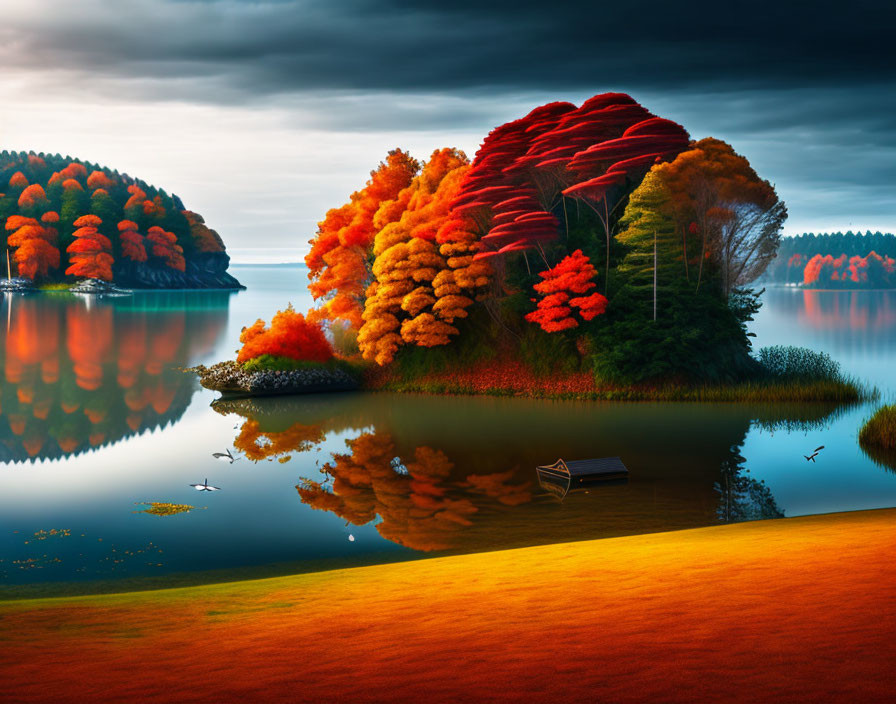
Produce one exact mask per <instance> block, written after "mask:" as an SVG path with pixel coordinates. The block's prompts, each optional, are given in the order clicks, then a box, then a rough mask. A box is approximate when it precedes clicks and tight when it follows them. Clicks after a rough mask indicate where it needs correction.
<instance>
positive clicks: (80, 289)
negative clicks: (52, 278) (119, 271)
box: [69, 279, 130, 295]
mask: <svg viewBox="0 0 896 704" xmlns="http://www.w3.org/2000/svg"><path fill="white" fill-rule="evenodd" d="M69 291H71V292H72V293H93V294H102V293H115V294H119V295H121V294H128V293H130V291H127V290H125V289H122V288H119V287H118V286H116V285H115V284H113V283H111V282H109V281H103V280H102V279H84V280H83V281H79V282H78V283H76V284H75V285H74V286H71V287H70V288H69Z"/></svg>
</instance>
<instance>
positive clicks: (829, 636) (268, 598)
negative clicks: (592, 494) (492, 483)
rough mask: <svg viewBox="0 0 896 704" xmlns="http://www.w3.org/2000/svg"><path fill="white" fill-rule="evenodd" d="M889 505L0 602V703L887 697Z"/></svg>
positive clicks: (895, 654)
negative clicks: (288, 573)
mask: <svg viewBox="0 0 896 704" xmlns="http://www.w3.org/2000/svg"><path fill="white" fill-rule="evenodd" d="M894 557H896V510H880V511H866V512H856V513H843V514H833V515H827V516H814V517H807V518H792V519H785V520H777V521H763V522H757V523H743V524H737V525H728V526H719V527H712V528H700V529H695V530H685V531H677V532H673V533H661V534H652V535H643V536H633V537H624V538H612V539H606V540H596V541H588V542H578V543H566V544H561V545H551V546H543V547H534V548H525V549H519V550H508V551H504V552H494V553H480V554H475V555H465V556H460V557H447V558H439V559H430V560H421V561H416V562H405V563H399V564H390V565H380V566H375V567H363V568H357V569H347V570H338V571H332V572H320V573H315V574H304V575H298V576H293V577H284V578H277V579H267V580H258V581H249V582H238V583H226V584H216V585H211V586H205V587H193V588H187V589H175V590H164V591H156V592H139V593H131V594H116V595H107V596H91V597H78V598H64V599H47V600H35V601H11V602H9V601H8V602H0V700H2V701H3V702H34V701H52V702H69V701H70V702H86V701H91V702H92V701H127V702H164V701H184V702H249V701H276V702H305V701H307V702H325V701H337V702H379V701H409V702H422V703H423V704H433V703H434V702H471V701H513V702H531V701H543V702H573V701H575V702H722V701H724V702H861V703H866V702H879V701H893V700H894V699H893V698H894V695H896V559H894Z"/></svg>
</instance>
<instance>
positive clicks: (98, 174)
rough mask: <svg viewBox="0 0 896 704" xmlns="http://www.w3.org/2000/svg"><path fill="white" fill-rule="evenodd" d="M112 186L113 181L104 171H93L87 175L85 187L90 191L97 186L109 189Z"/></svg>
mask: <svg viewBox="0 0 896 704" xmlns="http://www.w3.org/2000/svg"><path fill="white" fill-rule="evenodd" d="M114 187H115V181H113V180H112V179H111V178H109V176H108V175H107V174H106V172H105V171H93V172H92V173H91V174H90V176H88V177H87V188H89V189H90V190H91V191H95V190H96V189H98V188H102V189H104V190H106V191H109V190H111V189H112V188H114Z"/></svg>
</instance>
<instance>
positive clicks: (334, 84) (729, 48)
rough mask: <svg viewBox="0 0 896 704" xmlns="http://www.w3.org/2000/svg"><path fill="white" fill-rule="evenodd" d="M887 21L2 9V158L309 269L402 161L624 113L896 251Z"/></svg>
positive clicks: (617, 8)
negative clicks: (324, 227)
mask: <svg viewBox="0 0 896 704" xmlns="http://www.w3.org/2000/svg"><path fill="white" fill-rule="evenodd" d="M482 5H487V9H486V8H483V7H482ZM888 6H890V3H885V2H863V1H862V0H858V1H856V0H853V1H852V2H850V3H848V4H847V5H841V6H840V7H839V9H838V10H837V11H836V12H832V11H830V10H827V9H825V8H824V4H821V3H815V2H786V1H785V0H777V1H774V2H769V1H766V0H753V1H750V2H742V1H739V0H716V1H715V2H702V1H700V2H690V3H688V2H683V3H682V2H679V3H671V2H668V0H662V1H661V0H629V1H628V2H624V3H623V2H618V1H614V2H611V3H605V2H603V1H602V0H592V1H591V2H583V3H571V2H565V1H564V0H550V1H547V0H542V2H538V3H534V2H528V1H527V0H506V1H505V0H499V1H498V2H490V3H487V2H485V0H482V1H476V0H468V1H465V2H451V1H450V0H441V1H431V2H426V1H414V0H406V1H402V0H387V1H378V0H329V1H325V0H321V1H318V0H269V1H267V2H249V1H247V0H116V1H115V2H112V1H107V0H77V2H75V1H73V0H4V1H3V7H2V10H0V96H2V97H0V145H2V148H7V149H16V150H20V149H23V150H28V149H34V150H35V151H46V152H53V153H55V152H60V153H62V154H70V155H72V156H77V157H80V158H83V159H89V160H91V161H95V162H99V163H102V164H105V165H107V166H109V167H112V168H117V169H118V170H119V171H126V172H127V173H129V174H131V175H135V176H139V177H141V178H143V179H145V180H146V181H148V182H150V183H153V184H155V185H157V186H160V187H162V188H165V189H166V190H167V191H169V192H173V193H177V194H178V195H179V196H181V198H183V200H184V202H185V204H186V205H187V207H189V208H191V209H193V210H196V211H198V212H200V213H202V214H203V215H204V216H205V218H206V220H207V222H208V223H209V224H210V225H211V226H212V227H214V228H216V229H217V230H218V231H219V232H220V233H221V235H222V236H223V237H224V239H225V242H226V243H227V245H228V248H229V249H231V251H232V253H233V254H234V255H235V258H237V259H247V258H249V257H252V256H256V255H257V252H253V251H251V250H252V248H254V249H256V250H258V249H260V248H264V249H268V250H272V251H274V252H275V254H274V258H284V257H285V258H290V259H295V258H297V257H299V256H301V255H302V254H303V253H304V251H305V250H306V247H307V241H308V239H309V238H310V237H311V236H312V235H313V233H314V230H315V223H316V222H317V221H318V220H320V219H321V218H322V217H323V215H324V213H325V212H326V210H327V209H328V208H330V207H333V206H336V205H339V204H341V203H343V202H344V201H345V200H346V198H347V196H348V194H349V193H350V192H351V191H353V190H355V189H356V188H358V187H359V186H361V185H362V184H363V183H364V181H365V180H366V179H367V177H368V173H369V171H370V170H371V169H372V168H373V167H374V166H375V165H376V163H377V162H378V161H380V160H381V159H382V158H383V157H384V156H385V154H386V152H387V151H388V150H389V149H392V148H394V147H396V146H400V147H402V148H405V149H408V150H410V151H411V152H412V153H413V154H414V155H415V156H417V157H418V158H426V157H427V156H428V155H429V154H430V153H431V152H432V150H433V149H436V148H439V147H443V146H457V147H460V148H462V149H464V150H466V151H467V152H468V153H469V154H470V155H471V156H472V154H473V153H474V152H475V150H476V148H477V147H478V145H479V142H480V141H481V139H482V137H483V136H485V134H486V133H487V132H488V130H489V129H491V128H492V127H494V126H496V125H498V124H500V123H502V122H504V121H506V120H509V119H513V118H515V117H518V116H520V115H522V114H524V113H526V112H528V111H529V110H530V109H531V108H532V107H534V106H535V105H538V104H541V103H544V102H548V101H552V100H570V101H573V102H576V103H579V102H581V101H582V100H583V99H585V98H587V97H590V96H591V95H594V94H595V93H602V92H606V91H610V90H613V91H623V92H627V93H630V94H631V95H633V96H634V97H635V98H636V99H637V100H638V101H640V102H641V103H642V104H643V105H644V106H645V107H647V108H648V109H649V110H651V111H652V112H654V113H656V114H658V115H661V116H663V117H669V118H671V119H674V120H677V121H679V122H681V123H682V124H683V125H684V126H685V127H686V128H687V129H688V130H689V131H690V133H691V134H692V136H694V137H695V138H700V137H705V136H709V135H712V136H715V137H719V138H721V139H724V140H726V141H728V142H730V143H731V144H732V145H733V146H734V147H735V149H736V150H737V151H739V152H740V153H742V154H744V155H745V156H747V157H748V158H749V159H750V161H751V162H752V163H753V165H754V166H755V168H756V169H757V171H758V172H759V173H760V175H761V176H763V177H764V178H767V179H769V180H770V181H772V182H773V183H774V184H775V185H776V186H777V188H778V191H779V194H780V195H781V196H782V198H784V200H785V201H786V202H787V205H788V208H789V211H790V219H789V221H788V224H787V228H786V232H787V233H789V234H793V233H797V232H803V231H810V230H811V231H826V230H837V229H847V228H852V229H861V230H865V229H871V230H878V229H880V230H887V231H896V51H894V50H893V48H892V41H893V40H892V37H891V34H892V27H893V24H894V20H896V11H894V10H891V9H887V8H888Z"/></svg>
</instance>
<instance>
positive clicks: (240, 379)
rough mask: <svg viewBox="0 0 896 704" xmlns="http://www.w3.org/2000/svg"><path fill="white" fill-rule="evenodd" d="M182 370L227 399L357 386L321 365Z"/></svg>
mask: <svg viewBox="0 0 896 704" xmlns="http://www.w3.org/2000/svg"><path fill="white" fill-rule="evenodd" d="M184 371H187V372H193V373H195V374H196V375H197V376H198V377H199V383H200V384H202V386H204V387H205V388H206V389H211V390H212V391H217V392H219V393H221V394H222V395H223V396H225V397H228V398H239V397H251V396H279V395H284V394H313V393H326V392H330V391H355V390H357V389H359V388H360V386H361V384H360V379H359V378H358V377H355V376H352V375H351V374H349V373H348V372H346V371H345V370H344V369H339V368H331V367H323V366H321V367H311V368H308V369H293V370H289V371H279V370H277V371H275V370H265V371H252V372H247V371H244V370H243V368H242V366H241V365H239V364H237V363H236V362H233V361H229V362H218V363H217V364H213V365H212V366H210V367H206V366H205V365H203V364H200V365H199V366H196V367H190V368H189V369H185V370H184Z"/></svg>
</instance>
